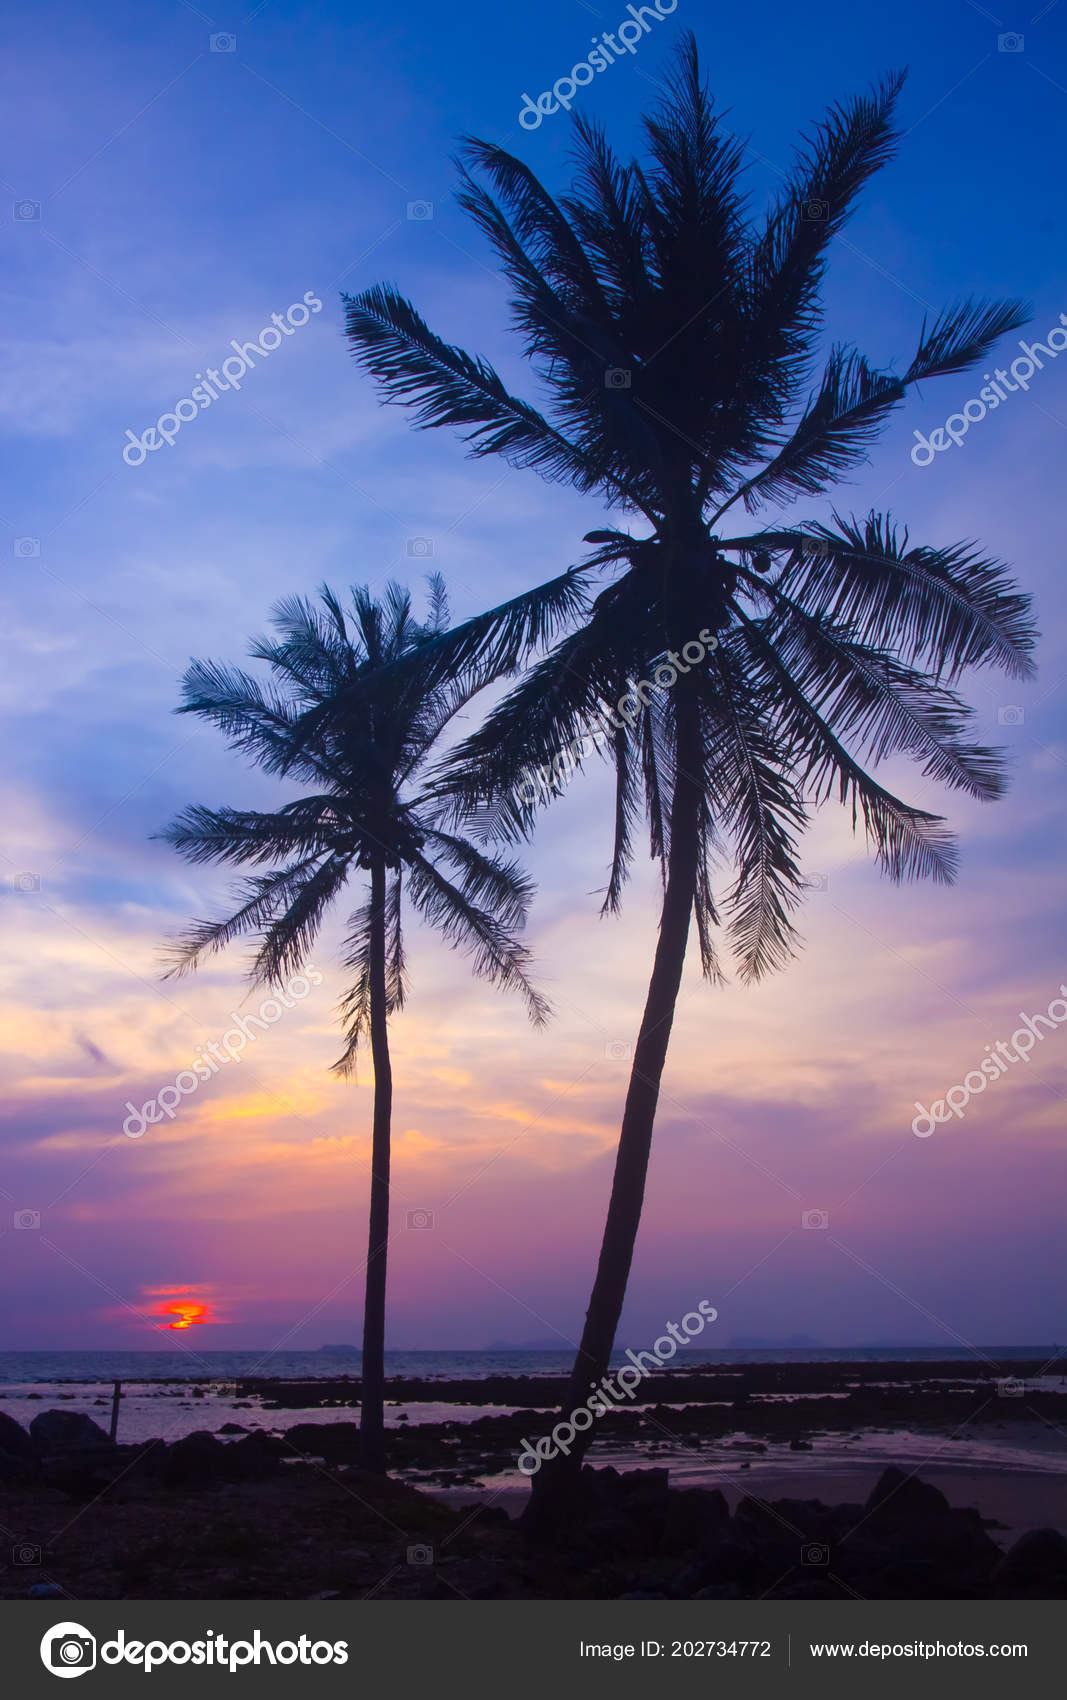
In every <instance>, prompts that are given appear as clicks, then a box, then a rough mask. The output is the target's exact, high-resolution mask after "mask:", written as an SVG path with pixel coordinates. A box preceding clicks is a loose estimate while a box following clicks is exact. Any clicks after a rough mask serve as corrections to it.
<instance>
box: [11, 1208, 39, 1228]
mask: <svg viewBox="0 0 1067 1700" xmlns="http://www.w3.org/2000/svg"><path fill="white" fill-rule="evenodd" d="M12 1220H13V1221H14V1224H15V1226H16V1228H24V1229H32V1228H39V1227H40V1226H41V1212H40V1211H39V1210H16V1211H15V1214H14V1217H13V1218H12Z"/></svg>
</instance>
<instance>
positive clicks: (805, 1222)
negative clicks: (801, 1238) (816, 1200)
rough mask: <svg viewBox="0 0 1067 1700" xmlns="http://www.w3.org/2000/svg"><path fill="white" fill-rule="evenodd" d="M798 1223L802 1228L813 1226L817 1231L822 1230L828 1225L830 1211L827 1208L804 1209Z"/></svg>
mask: <svg viewBox="0 0 1067 1700" xmlns="http://www.w3.org/2000/svg"><path fill="white" fill-rule="evenodd" d="M800 1225H801V1227H802V1228H814V1229H816V1230H817V1231H818V1232H823V1231H824V1230H825V1229H826V1228H828V1227H829V1226H830V1212H829V1211H828V1210H805V1212H804V1214H803V1215H802V1216H801V1218H800Z"/></svg>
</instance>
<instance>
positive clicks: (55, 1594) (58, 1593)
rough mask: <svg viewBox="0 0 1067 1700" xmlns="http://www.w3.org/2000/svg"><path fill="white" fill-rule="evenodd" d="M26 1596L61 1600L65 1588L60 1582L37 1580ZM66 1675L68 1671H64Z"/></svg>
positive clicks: (36, 1598) (33, 1598)
mask: <svg viewBox="0 0 1067 1700" xmlns="http://www.w3.org/2000/svg"><path fill="white" fill-rule="evenodd" d="M26 1597H27V1599H30V1600H61V1599H63V1597H64V1595H63V1589H62V1588H61V1587H60V1586H59V1583H58V1582H35V1583H34V1584H33V1587H32V1588H27V1590H26ZM63 1675H66V1672H65V1671H64V1672H63Z"/></svg>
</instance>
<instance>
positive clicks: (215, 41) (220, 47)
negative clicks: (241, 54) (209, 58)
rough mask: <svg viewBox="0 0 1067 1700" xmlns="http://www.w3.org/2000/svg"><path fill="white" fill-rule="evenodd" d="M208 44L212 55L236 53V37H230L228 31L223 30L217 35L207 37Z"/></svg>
mask: <svg viewBox="0 0 1067 1700" xmlns="http://www.w3.org/2000/svg"><path fill="white" fill-rule="evenodd" d="M208 43H209V45H210V47H211V51H212V53H236V52H237V37H236V36H235V35H231V34H230V33H229V31H228V30H223V31H222V32H221V33H220V34H219V35H213V36H209V37H208Z"/></svg>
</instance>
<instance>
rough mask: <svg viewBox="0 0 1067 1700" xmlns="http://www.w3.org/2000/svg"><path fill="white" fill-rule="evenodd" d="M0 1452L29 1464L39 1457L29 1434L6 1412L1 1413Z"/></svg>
mask: <svg viewBox="0 0 1067 1700" xmlns="http://www.w3.org/2000/svg"><path fill="white" fill-rule="evenodd" d="M0 1452H6V1453H7V1454H8V1456H9V1457H11V1458H21V1459H23V1460H24V1461H25V1462H26V1463H27V1464H32V1463H33V1461H34V1459H35V1458H36V1456H37V1453H36V1450H35V1448H34V1444H33V1441H32V1440H31V1439H30V1436H29V1434H28V1433H27V1432H26V1430H25V1429H24V1428H23V1426H22V1424H21V1423H17V1422H16V1421H15V1419H14V1417H9V1416H8V1414H7V1412H6V1411H0Z"/></svg>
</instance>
